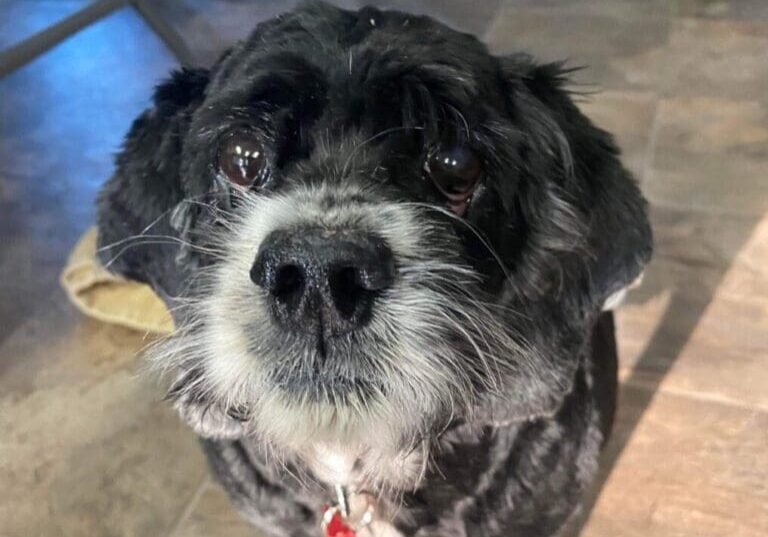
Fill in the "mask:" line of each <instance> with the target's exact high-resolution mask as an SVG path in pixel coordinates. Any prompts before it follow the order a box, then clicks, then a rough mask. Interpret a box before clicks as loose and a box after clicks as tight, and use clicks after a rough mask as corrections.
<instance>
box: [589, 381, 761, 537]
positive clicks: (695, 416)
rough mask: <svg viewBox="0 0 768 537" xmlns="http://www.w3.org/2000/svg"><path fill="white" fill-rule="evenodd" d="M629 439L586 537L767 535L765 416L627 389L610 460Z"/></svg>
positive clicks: (741, 536) (590, 520)
mask: <svg viewBox="0 0 768 537" xmlns="http://www.w3.org/2000/svg"><path fill="white" fill-rule="evenodd" d="M648 402H650V406H649V407H648V408H647V410H645V407H646V403H648ZM640 414H642V417H641V419H640V421H639V423H637V427H636V428H634V425H635V423H636V420H637V419H638V416H639V415H640ZM625 442H626V447H625V448H624V450H623V452H621V455H620V457H619V458H618V462H617V463H616V465H615V467H614V468H613V470H612V471H611V473H610V476H609V477H608V479H607V481H606V483H605V486H604V488H603V490H602V492H601V494H600V498H599V500H598V502H597V504H596V505H595V508H594V509H593V511H592V514H591V517H590V519H589V521H588V523H587V525H586V528H585V529H584V531H583V532H582V536H583V537H604V536H617V535H618V536H622V537H641V536H642V537H723V536H725V535H727V536H728V537H759V536H763V535H766V534H768V487H766V483H768V450H766V449H765V447H766V446H767V445H768V414H765V413H762V412H756V411H751V410H743V409H739V408H734V407H730V406H727V405H720V404H712V403H702V402H700V401H696V400H693V399H689V398H685V397H677V396H673V395H667V394H663V393H662V394H657V395H655V396H653V397H652V396H651V394H650V392H646V391H644V390H641V389H638V388H634V387H625V388H624V389H623V390H622V392H621V401H620V404H619V411H618V421H617V426H616V434H615V435H614V437H613V439H612V440H611V442H610V443H609V444H608V447H607V454H606V455H607V456H606V457H605V459H606V461H610V460H611V459H612V458H615V457H617V455H618V454H617V451H618V450H619V449H620V448H621V447H622V446H623V445H624V443H625Z"/></svg>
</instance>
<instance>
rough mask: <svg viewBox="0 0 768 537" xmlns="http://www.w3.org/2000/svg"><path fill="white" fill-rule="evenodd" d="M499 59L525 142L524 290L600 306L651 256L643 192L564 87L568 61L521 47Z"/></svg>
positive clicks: (595, 308) (609, 142)
mask: <svg viewBox="0 0 768 537" xmlns="http://www.w3.org/2000/svg"><path fill="white" fill-rule="evenodd" d="M502 61H503V69H504V72H505V76H506V83H507V84H508V85H509V88H508V95H509V99H510V102H509V107H510V110H511V113H512V115H513V118H514V119H515V120H516V121H517V122H518V123H519V125H520V128H521V130H522V131H523V133H524V139H525V141H524V144H527V146H528V147H527V148H524V149H527V151H526V152H525V157H524V160H525V162H524V166H523V168H524V169H525V170H526V173H527V177H525V178H524V180H523V181H521V192H520V196H519V203H520V205H521V207H520V210H521V211H522V212H523V217H524V218H525V220H526V223H527V225H528V227H529V234H530V237H529V244H530V245H531V249H532V251H531V252H529V254H530V255H528V256H527V257H526V260H525V261H524V266H523V267H521V270H522V272H523V273H524V276H525V279H526V280H527V281H528V282H529V283H530V286H529V291H530V293H532V294H535V293H541V294H548V295H550V296H551V295H552V294H558V293H560V294H562V295H564V296H563V298H564V299H565V300H567V301H568V302H570V303H571V304H574V303H576V304H578V305H577V307H578V308H579V309H581V311H582V313H588V312H589V310H592V312H596V311H599V309H601V308H602V307H603V305H604V304H605V302H606V300H607V299H608V298H609V297H610V296H611V295H613V294H614V293H616V292H617V291H620V290H621V289H623V288H625V287H626V286H628V285H629V284H631V283H632V282H633V281H635V280H636V279H637V278H638V276H639V275H640V274H641V272H642V270H643V267H644V266H645V264H646V263H647V262H648V260H649V258H650V255H651V250H652V236H651V228H650V225H649V223H648V216H647V207H646V202H645V199H644V198H643V196H642V194H641V193H640V190H639V189H638V187H637V184H636V183H635V181H634V179H633V178H632V176H631V175H630V173H629V172H628V171H627V170H626V169H625V168H624V167H623V166H622V165H621V163H620V161H619V150H618V149H617V147H616V145H615V143H614V142H613V139H612V137H611V136H610V135H609V134H608V133H606V132H604V131H602V130H600V129H599V128H597V127H595V126H594V125H593V124H592V123H591V122H590V121H589V119H587V118H586V117H585V116H584V115H583V114H582V113H581V112H580V111H579V109H578V108H577V107H576V106H575V104H574V103H573V101H572V100H571V97H570V95H569V93H568V92H567V91H566V90H565V89H564V84H565V83H566V82H567V74H568V72H569V70H568V69H565V68H564V67H563V65H562V64H559V63H554V64H544V65H537V64H536V63H534V62H533V61H532V60H531V59H530V57H528V56H527V55H516V56H511V57H508V58H505V59H503V60H502ZM598 98H599V97H598ZM568 295H570V296H568ZM576 304H574V305H576ZM585 310H587V311H585Z"/></svg>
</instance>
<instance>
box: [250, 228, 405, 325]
mask: <svg viewBox="0 0 768 537" xmlns="http://www.w3.org/2000/svg"><path fill="white" fill-rule="evenodd" d="M250 275H251V280H252V281H253V283H255V284H256V285H258V286H259V287H261V288H262V289H264V290H265V291H266V292H267V296H268V297H269V302H270V307H271V310H272V313H273V315H274V316H275V317H276V319H277V320H278V321H279V322H281V323H282V324H283V325H285V326H287V327H289V328H291V329H292V330H295V331H299V332H306V333H314V334H317V333H318V330H321V331H322V334H323V335H324V336H329V335H331V336H333V335H340V334H344V333H347V332H350V331H352V330H354V329H356V328H358V327H360V326H362V325H364V324H365V323H367V322H368V320H369V319H370V317H371V312H372V311H373V306H374V302H375V300H376V298H377V296H379V295H380V294H381V292H382V291H384V290H385V289H387V288H388V287H390V286H391V285H392V282H393V280H394V278H395V260H394V256H393V255H392V251H391V250H390V249H389V247H388V246H387V244H386V243H385V241H384V240H383V239H381V238H380V237H377V236H376V235H373V234H369V233H364V232H359V231H347V230H328V229H311V230H297V231H287V230H286V231H283V230H280V231H275V232H272V233H271V234H270V235H269V236H268V237H267V238H266V240H265V241H264V242H263V243H262V245H261V246H260V248H259V252H258V254H257V255H256V260H255V261H254V263H253V266H252V267H251V274H250Z"/></svg>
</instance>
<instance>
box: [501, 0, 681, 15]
mask: <svg viewBox="0 0 768 537" xmlns="http://www.w3.org/2000/svg"><path fill="white" fill-rule="evenodd" d="M502 3H503V4H504V6H506V7H507V8H508V9H519V8H526V9H537V10H540V11H546V12H549V13H563V14H568V15H590V16H594V15H610V16H611V17H637V16H671V15H674V14H675V13H676V9H675V2H674V1H670V0H643V1H642V2H638V1H637V0H502Z"/></svg>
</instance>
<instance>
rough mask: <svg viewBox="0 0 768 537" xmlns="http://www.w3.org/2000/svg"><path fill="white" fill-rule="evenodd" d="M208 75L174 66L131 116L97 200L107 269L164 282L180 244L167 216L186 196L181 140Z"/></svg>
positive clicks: (100, 247) (103, 261)
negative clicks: (146, 102) (143, 107)
mask: <svg viewBox="0 0 768 537" xmlns="http://www.w3.org/2000/svg"><path fill="white" fill-rule="evenodd" d="M208 80H209V73H208V71H206V70H202V69H184V70H180V71H176V72H174V73H173V74H172V75H171V77H170V78H169V79H168V80H167V81H165V82H164V83H162V84H160V85H159V86H158V87H157V88H156V89H155V93H154V98H153V106H152V108H150V109H148V110H146V111H144V113H142V114H141V115H140V116H139V117H138V118H137V119H136V120H135V121H134V122H133V125H132V126H131V128H130V130H129V132H128V134H127V136H126V139H125V141H124V144H123V147H122V149H121V151H120V153H119V154H118V155H117V158H116V169H115V172H114V175H113V176H112V177H111V178H110V179H109V181H107V183H106V184H105V185H104V187H103V188H102V190H101V192H100V194H99V197H98V202H97V206H98V218H97V220H98V228H99V257H100V259H101V261H102V263H104V265H105V266H106V267H107V268H108V269H109V270H111V271H113V272H116V273H118V274H121V275H124V276H126V277H129V278H132V279H136V280H139V281H144V282H148V283H152V284H153V286H156V287H158V286H159V287H162V284H161V283H160V282H159V281H158V280H161V279H162V276H161V273H162V272H163V266H164V265H165V264H167V263H168V262H169V260H170V259H172V258H173V256H174V251H175V250H176V249H177V248H178V246H177V245H174V244H172V243H173V237H175V236H177V235H178V227H179V225H178V224H176V225H172V222H171V216H172V213H173V209H174V207H176V206H177V205H178V204H179V203H180V202H181V201H182V200H183V198H184V187H183V184H182V182H181V178H180V175H179V168H180V165H181V152H182V142H183V140H184V136H185V134H186V131H187V129H188V126H189V122H190V118H191V115H192V112H193V111H194V110H195V109H196V108H197V107H198V106H199V104H200V103H201V102H202V100H203V97H204V94H205V88H206V86H207V84H208ZM140 235H141V236H143V237H141V238H138V237H139V236H140ZM160 236H163V237H165V238H162V239H161V238H159V237H160ZM168 236H171V238H170V239H169V238H168ZM159 243H163V244H159Z"/></svg>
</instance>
